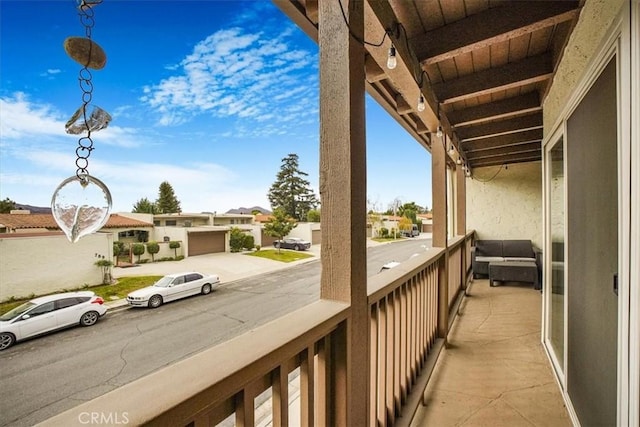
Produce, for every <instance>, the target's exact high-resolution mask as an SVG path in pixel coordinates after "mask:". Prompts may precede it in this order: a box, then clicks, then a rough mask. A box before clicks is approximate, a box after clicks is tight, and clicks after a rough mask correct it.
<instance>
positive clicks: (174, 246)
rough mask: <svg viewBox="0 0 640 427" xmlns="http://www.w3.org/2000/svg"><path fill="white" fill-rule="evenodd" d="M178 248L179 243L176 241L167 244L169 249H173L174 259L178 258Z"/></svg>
mask: <svg viewBox="0 0 640 427" xmlns="http://www.w3.org/2000/svg"><path fill="white" fill-rule="evenodd" d="M179 247H180V242H178V241H176V240H172V241H170V242H169V249H173V254H174V255H175V257H176V258H178V248H179Z"/></svg>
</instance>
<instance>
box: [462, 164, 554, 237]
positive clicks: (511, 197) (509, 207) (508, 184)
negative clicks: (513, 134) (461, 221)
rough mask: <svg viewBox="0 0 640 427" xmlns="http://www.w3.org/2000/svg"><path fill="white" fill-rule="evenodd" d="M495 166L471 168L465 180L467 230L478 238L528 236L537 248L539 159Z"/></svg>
mask: <svg viewBox="0 0 640 427" xmlns="http://www.w3.org/2000/svg"><path fill="white" fill-rule="evenodd" d="M499 169H500V166H493V167H486V168H478V169H474V171H473V179H467V182H466V190H467V229H469V230H471V229H474V230H475V231H476V235H477V238H478V239H530V240H531V241H532V242H533V243H534V244H535V245H536V246H538V247H539V248H541V247H542V181H541V180H542V164H541V162H531V163H516V164H510V165H509V166H508V168H507V169H505V168H504V167H503V168H502V170H500V172H498V170H499ZM496 173H497V175H496ZM494 176H495V178H493V179H491V178H492V177H494ZM482 181H488V182H482Z"/></svg>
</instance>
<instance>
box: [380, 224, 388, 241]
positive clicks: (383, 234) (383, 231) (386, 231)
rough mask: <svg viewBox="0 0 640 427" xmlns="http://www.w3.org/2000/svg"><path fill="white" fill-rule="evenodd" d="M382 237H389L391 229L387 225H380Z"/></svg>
mask: <svg viewBox="0 0 640 427" xmlns="http://www.w3.org/2000/svg"><path fill="white" fill-rule="evenodd" d="M379 233H380V237H382V238H383V239H386V238H387V237H389V230H388V229H387V228H386V227H380V232H379Z"/></svg>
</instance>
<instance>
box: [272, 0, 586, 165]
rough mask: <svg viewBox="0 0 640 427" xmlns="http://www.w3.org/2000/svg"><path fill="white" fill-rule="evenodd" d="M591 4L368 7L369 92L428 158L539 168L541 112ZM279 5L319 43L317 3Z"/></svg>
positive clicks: (437, 0)
mask: <svg viewBox="0 0 640 427" xmlns="http://www.w3.org/2000/svg"><path fill="white" fill-rule="evenodd" d="M319 1H335V2H336V6H339V5H341V6H342V7H348V5H346V3H347V1H346V0H340V2H339V0H319ZM583 2H584V0H559V1H552V0H545V1H521V0H500V1H496V0H368V1H366V2H365V34H364V40H365V41H366V43H365V45H364V46H365V50H366V61H365V64H366V76H367V90H368V92H369V94H370V95H371V96H372V97H373V98H375V99H376V100H377V101H378V102H379V103H380V104H381V105H382V106H383V107H384V108H385V109H386V111H387V112H389V114H391V115H392V116H393V117H395V119H396V120H397V121H398V122H399V123H400V124H401V125H402V126H403V127H404V128H405V129H406V130H407V131H408V132H410V133H411V134H412V135H413V136H414V137H415V138H416V139H417V140H418V141H419V142H420V143H421V144H422V145H424V146H425V147H426V148H427V149H429V150H430V147H431V144H432V143H433V142H435V141H443V140H444V141H446V144H447V151H448V153H449V156H450V158H449V161H450V163H451V164H452V165H454V164H462V165H466V166H468V167H469V169H470V171H472V170H473V169H475V168H480V167H486V166H496V165H507V164H511V163H519V162H532V161H539V160H540V159H541V157H542V156H541V141H542V136H543V134H542V103H543V100H544V97H545V96H546V94H547V91H548V89H549V86H550V84H551V80H552V78H553V75H554V72H555V70H556V67H557V64H558V63H559V61H560V58H561V56H562V53H563V50H564V47H565V45H566V43H567V40H568V38H569V36H570V34H571V31H572V30H573V28H574V26H575V23H576V21H577V19H578V15H579V12H580V9H581V7H582V4H583ZM274 3H275V4H276V5H277V6H278V7H280V9H281V10H282V11H283V12H285V13H286V14H287V15H288V16H289V17H290V18H291V19H292V20H293V21H294V22H296V23H297V24H298V26H300V28H302V29H303V30H304V31H305V32H307V34H309V35H310V36H311V37H312V38H314V39H315V40H316V41H317V25H318V0H274ZM345 5H346V6H345ZM381 40H382V41H383V43H381V44H380V41H381ZM391 43H393V46H394V48H395V50H396V58H397V63H398V65H397V66H396V68H394V69H389V68H388V67H387V59H388V53H389V48H390V47H391ZM378 44H380V46H376V45H378ZM421 94H422V96H423V97H424V99H425V101H426V102H425V104H426V107H427V108H426V109H425V110H423V111H421V110H419V109H418V99H419V97H420V95H421ZM438 126H441V127H442V129H443V131H444V134H445V135H446V139H441V138H438V137H437V136H436V130H437V128H438Z"/></svg>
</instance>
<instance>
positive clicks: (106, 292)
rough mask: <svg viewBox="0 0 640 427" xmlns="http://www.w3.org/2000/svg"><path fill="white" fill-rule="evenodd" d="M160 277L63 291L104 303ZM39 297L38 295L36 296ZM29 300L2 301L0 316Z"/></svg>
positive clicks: (119, 281)
mask: <svg viewBox="0 0 640 427" xmlns="http://www.w3.org/2000/svg"><path fill="white" fill-rule="evenodd" d="M161 277H162V276H135V277H121V278H120V279H118V281H117V282H116V283H115V284H113V285H99V286H91V287H88V286H87V287H81V288H76V289H65V290H64V292H68V291H85V290H86V291H93V292H95V293H96V295H99V296H101V297H102V298H103V299H104V300H105V301H111V300H113V299H121V298H126V296H127V294H128V293H129V292H131V291H135V290H136V289H140V288H144V287H145V286H149V285H151V284H153V283H154V282H155V281H157V280H158V279H160V278H161ZM38 296H40V295H38ZM29 299H31V298H24V299H20V300H17V299H16V300H11V301H4V302H1V303H0V314H3V313H6V312H7V311H9V310H11V309H12V308H14V307H17V306H19V305H20V304H22V303H23V302H25V301H27V300H29Z"/></svg>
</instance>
